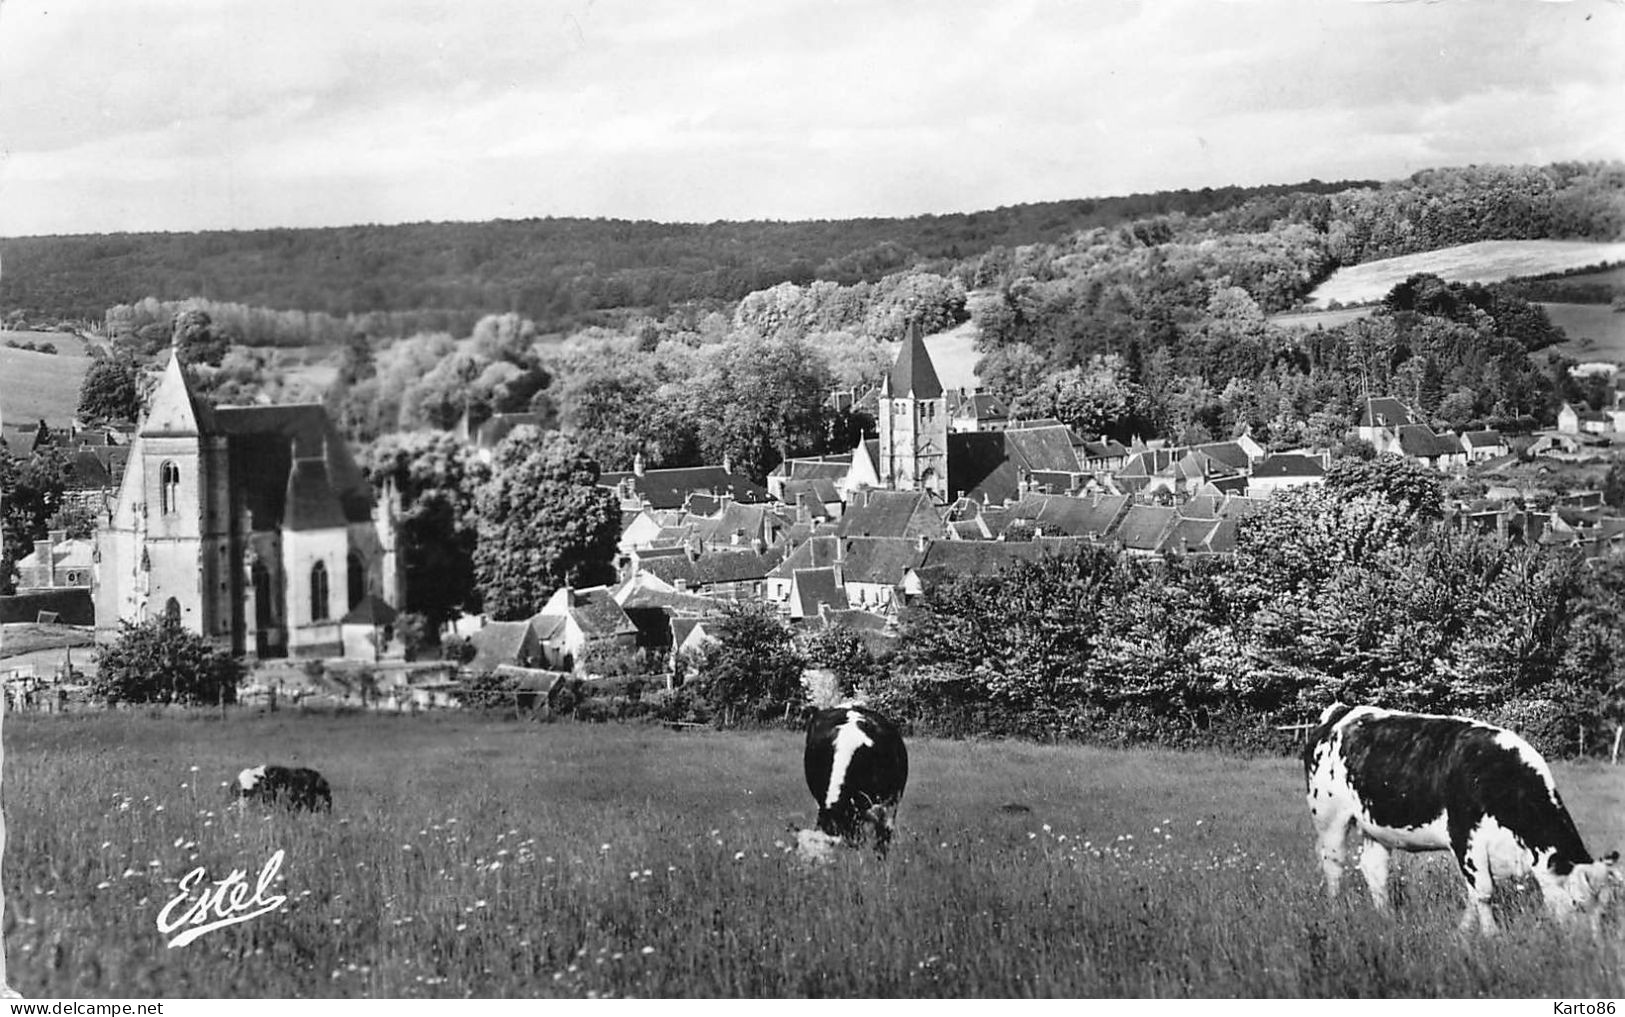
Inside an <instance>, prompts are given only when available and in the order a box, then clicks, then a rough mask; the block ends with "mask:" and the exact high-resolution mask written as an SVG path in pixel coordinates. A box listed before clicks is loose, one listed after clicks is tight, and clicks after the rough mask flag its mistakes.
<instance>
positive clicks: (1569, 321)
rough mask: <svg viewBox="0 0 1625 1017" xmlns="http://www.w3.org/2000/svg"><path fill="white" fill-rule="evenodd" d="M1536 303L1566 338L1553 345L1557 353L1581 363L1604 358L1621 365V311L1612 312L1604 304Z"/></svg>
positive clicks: (1624, 348)
mask: <svg viewBox="0 0 1625 1017" xmlns="http://www.w3.org/2000/svg"><path fill="white" fill-rule="evenodd" d="M1540 306H1541V307H1544V308H1545V309H1546V314H1547V316H1548V317H1550V318H1551V319H1552V323H1553V324H1554V325H1557V326H1559V327H1561V328H1562V329H1563V331H1564V332H1565V333H1566V334H1567V335H1568V337H1569V338H1568V341H1567V342H1564V343H1560V344H1558V345H1557V346H1556V347H1554V349H1555V350H1556V351H1557V352H1559V353H1561V354H1563V355H1564V356H1566V357H1573V358H1574V359H1575V360H1578V361H1580V362H1581V363H1585V362H1586V361H1592V360H1597V361H1602V360H1606V361H1609V362H1611V363H1615V364H1625V313H1616V312H1615V311H1613V310H1611V309H1610V308H1609V306H1608V305H1607V304H1541V305H1540Z"/></svg>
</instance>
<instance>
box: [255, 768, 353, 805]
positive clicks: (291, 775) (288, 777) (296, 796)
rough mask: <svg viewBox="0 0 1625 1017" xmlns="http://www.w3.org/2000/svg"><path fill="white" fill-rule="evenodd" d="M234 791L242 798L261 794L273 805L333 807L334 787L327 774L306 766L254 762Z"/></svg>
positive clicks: (260, 798) (257, 796) (260, 797)
mask: <svg viewBox="0 0 1625 1017" xmlns="http://www.w3.org/2000/svg"><path fill="white" fill-rule="evenodd" d="M232 792H233V794H235V795H236V796H237V797H238V798H244V799H247V798H257V799H259V800H260V801H262V802H265V803H267V804H270V805H277V804H285V805H288V806H290V807H292V808H295V809H308V810H310V811H312V812H314V811H315V810H316V808H317V807H318V806H320V807H321V808H323V809H325V810H327V811H329V812H331V811H333V790H332V788H330V787H328V786H327V778H325V777H323V776H322V775H321V774H319V773H317V772H316V771H315V770H311V769H308V768H306V767H303V766H270V765H267V764H264V763H262V764H260V765H259V766H251V767H249V768H248V769H246V770H244V771H243V772H241V773H239V774H238V775H237V785H236V787H234V788H233V789H232Z"/></svg>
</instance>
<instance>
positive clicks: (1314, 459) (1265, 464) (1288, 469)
mask: <svg viewBox="0 0 1625 1017" xmlns="http://www.w3.org/2000/svg"><path fill="white" fill-rule="evenodd" d="M1325 475H1326V467H1324V466H1323V465H1321V462H1320V457H1319V456H1306V455H1293V454H1291V453H1277V454H1275V455H1272V456H1267V457H1266V458H1265V459H1264V460H1263V461H1262V462H1260V463H1259V464H1258V465H1257V466H1255V467H1253V476H1254V477H1323V476H1325Z"/></svg>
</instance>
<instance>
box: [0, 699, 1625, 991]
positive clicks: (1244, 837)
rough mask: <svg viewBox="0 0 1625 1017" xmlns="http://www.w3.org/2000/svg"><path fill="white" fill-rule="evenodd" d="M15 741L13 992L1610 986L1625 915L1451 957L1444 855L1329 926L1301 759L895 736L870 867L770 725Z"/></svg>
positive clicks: (1593, 833)
mask: <svg viewBox="0 0 1625 1017" xmlns="http://www.w3.org/2000/svg"><path fill="white" fill-rule="evenodd" d="M5 733H6V748H7V750H8V751H7V754H6V773H5V792H4V793H5V806H6V814H7V821H8V832H9V835H10V836H9V843H8V844H7V857H6V865H5V870H4V871H5V879H6V893H7V908H6V941H7V945H8V956H9V959H10V962H11V970H10V974H11V979H12V983H13V985H15V986H16V987H17V988H18V989H19V990H20V991H21V992H23V993H24V994H25V995H28V996H33V997H49V996H436V997H439V996H718V997H743V996H756V997H783V996H880V997H894V996H1015V997H1029V996H1041V997H1047V996H1433V995H1442V996H1481V995H1491V996H1551V997H1559V996H1561V997H1564V998H1574V997H1578V996H1590V997H1595V996H1610V997H1612V996H1619V995H1621V994H1625V986H1622V984H1621V978H1622V972H1625V966H1622V963H1621V944H1622V943H1625V939H1622V936H1625V932H1622V930H1621V928H1620V927H1619V926H1618V925H1615V926H1613V927H1612V928H1611V929H1610V930H1609V934H1608V936H1607V937H1605V940H1604V941H1603V942H1601V943H1598V942H1594V941H1592V940H1591V939H1590V937H1589V936H1588V935H1587V934H1585V933H1584V932H1580V931H1570V930H1567V929H1563V928H1559V927H1555V926H1553V925H1552V924H1550V923H1548V922H1547V921H1545V920H1544V919H1543V918H1542V917H1541V915H1540V913H1539V909H1538V906H1536V904H1534V903H1531V901H1530V900H1529V899H1528V895H1526V894H1517V893H1512V894H1508V895H1507V896H1506V898H1505V899H1504V900H1503V901H1501V902H1500V905H1499V906H1500V907H1501V908H1502V916H1503V919H1504V924H1505V926H1506V934H1505V935H1504V936H1502V937H1501V938H1499V939H1498V940H1495V941H1489V942H1486V941H1483V940H1478V939H1464V938H1461V937H1458V936H1457V935H1456V932H1455V922H1456V919H1457V917H1458V915H1459V912H1460V898H1459V890H1458V887H1457V877H1456V876H1455V874H1454V872H1453V871H1452V868H1451V865H1450V863H1449V861H1448V859H1446V858H1444V857H1442V856H1438V855H1435V856H1426V857H1420V856H1419V857H1415V858H1405V859H1402V860H1401V862H1400V864H1399V865H1398V870H1399V873H1400V882H1399V884H1398V886H1397V887H1396V902H1397V906H1398V910H1399V914H1400V917H1399V920H1397V921H1390V920H1386V919H1382V918H1379V917H1378V916H1376V915H1375V914H1373V913H1372V912H1371V910H1370V908H1369V907H1368V906H1367V904H1366V901H1365V894H1364V889H1363V887H1362V886H1358V885H1351V886H1350V887H1349V889H1348V890H1347V891H1346V892H1345V897H1344V899H1343V900H1342V901H1340V902H1339V903H1338V904H1337V905H1328V904H1326V903H1325V902H1324V900H1323V899H1322V892H1321V887H1320V874H1319V870H1318V867H1317V866H1316V864H1315V863H1314V860H1313V852H1312V848H1311V839H1310V832H1309V823H1308V817H1307V810H1306V808H1305V806H1304V803H1303V797H1302V790H1301V789H1302V775H1301V770H1300V769H1299V767H1298V765H1297V764H1296V763H1295V762H1294V761H1292V760H1284V759H1251V760H1250V759H1241V758H1235V757H1227V756H1221V755H1209V754H1194V753H1176V752H1162V751H1108V750H1100V749H1088V748H1081V747H1068V746H1042V745H1033V744H1026V743H1009V742H981V741H971V742H952V741H936V740H927V739H915V740H913V741H911V743H910V755H911V763H912V766H911V770H912V775H911V778H910V785H909V789H908V793H907V795H906V796H905V798H904V802H903V808H902V813H901V819H900V828H899V833H898V839H897V841H896V843H895V844H894V847H893V850H892V852H891V855H890V857H889V858H887V859H885V860H883V861H882V860H878V859H876V858H875V857H873V856H872V855H870V854H867V853H862V852H843V853H840V855H839V856H838V857H837V859H836V861H835V862H834V863H833V864H830V865H827V866H809V865H806V864H804V863H800V862H798V861H797V860H796V859H795V858H794V856H793V855H792V854H791V853H790V852H789V845H790V844H791V843H792V842H793V838H792V837H791V836H790V835H789V834H788V833H787V830H786V828H787V826H788V825H789V824H791V823H792V822H794V823H797V824H806V823H809V822H810V821H811V818H812V814H813V802H812V798H811V796H810V795H809V794H808V792H807V790H806V788H805V785H804V784H803V781H802V776H801V759H800V737H799V735H797V734H796V733H794V732H788V731H770V732H751V733H738V732H716V731H709V730H700V731H684V732H675V731H668V730H665V729H663V728H645V727H635V726H619V725H585V724H574V723H557V724H548V725H535V724H528V723H520V722H511V721H499V720H490V719H483V718H479V717H475V716H458V715H436V716H423V717H416V718H414V717H389V716H301V715H299V714H296V713H287V712H284V713H279V714H274V715H266V714H259V715H255V714H251V713H248V712H246V711H244V712H242V713H239V714H234V715H233V716H231V717H229V718H227V719H224V720H222V719H219V718H218V717H211V716H207V715H198V716H195V717H175V716H168V717H151V716H146V715H143V714H140V713H135V712H118V713H111V714H107V713H101V714H68V715H59V716H35V715H28V716H24V715H13V716H11V717H8V718H7V719H6V732H5ZM262 761H270V762H284V763H296V764H301V765H310V766H315V767H317V768H319V769H320V770H322V772H323V773H324V774H325V775H326V776H327V777H328V778H329V780H330V781H331V782H332V785H333V789H334V797H335V806H334V811H333V813H332V815H331V816H326V815H315V816H311V815H290V814H285V813H280V812H279V813H268V812H266V811H265V810H263V809H261V808H258V807H254V808H249V809H246V810H244V809H234V808H229V807H227V801H228V799H227V798H226V794H227V791H226V788H224V787H223V786H222V784H223V782H225V781H228V780H230V779H231V778H232V777H233V775H234V774H235V773H236V772H237V770H239V769H240V768H242V767H243V766H248V765H253V764H256V763H258V762H262ZM194 767H196V769H195V770H194V769H193V768H194ZM1557 771H1558V776H1559V781H1560V784H1561V785H1562V786H1563V789H1564V792H1565V795H1566V797H1567V799H1568V801H1569V803H1570V806H1571V808H1572V810H1573V811H1574V813H1575V815H1576V818H1577V820H1578V821H1579V823H1580V826H1581V829H1582V832H1583V833H1584V834H1585V835H1586V837H1587V841H1588V844H1589V845H1590V846H1591V847H1592V849H1593V850H1596V851H1601V850H1605V849H1606V848H1608V847H1611V846H1615V845H1621V844H1625V811H1622V806H1625V778H1622V776H1621V772H1620V771H1616V770H1614V769H1611V768H1608V767H1606V766H1599V765H1578V766H1566V765H1560V766H1558V767H1557ZM277 849H282V850H283V851H285V852H286V860H285V863H284V866H283V869H282V873H283V877H284V879H283V881H282V882H281V883H279V884H278V886H279V887H280V891H279V892H281V893H283V894H285V895H286V896H287V897H288V903H287V904H286V906H285V907H283V908H282V909H281V910H279V911H276V912H274V913H271V914H268V915H265V916H263V917H260V918H257V919H254V920H253V921H251V922H247V923H244V924H241V925H236V926H232V927H230V928H224V929H219V930H216V931H213V932H210V933H208V934H206V935H204V936H203V937H202V938H200V939H198V940H197V941H196V942H193V943H191V944H189V945H186V946H183V947H179V948H176V949H168V948H166V946H165V942H166V937H164V936H162V935H160V934H159V932H158V931H157V929H156V927H155V919H156V916H157V913H158V911H159V909H160V908H161V907H162V906H163V905H164V903H165V902H167V901H168V900H169V899H170V898H171V897H172V896H173V895H174V894H175V884H176V880H178V879H179V878H180V877H181V876H183V875H184V874H185V873H186V872H187V871H189V870H190V869H191V868H192V867H193V866H197V865H202V866H204V867H205V868H206V869H207V870H208V872H209V875H210V878H211V879H217V878H221V877H223V876H224V875H225V874H226V873H227V872H228V871H229V870H231V869H234V868H235V869H243V870H247V871H248V873H249V874H250V876H251V877H252V876H253V875H254V874H257V873H258V872H259V870H260V868H261V867H262V866H263V865H264V863H265V861H266V859H268V858H269V857H270V855H271V854H272V852H274V851H275V850H277ZM1351 876H1352V884H1359V883H1360V880H1359V878H1358V875H1357V874H1355V873H1352V872H1351Z"/></svg>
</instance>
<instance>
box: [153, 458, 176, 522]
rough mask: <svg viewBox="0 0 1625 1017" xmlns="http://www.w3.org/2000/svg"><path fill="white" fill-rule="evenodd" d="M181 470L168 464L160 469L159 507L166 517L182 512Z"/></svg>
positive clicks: (172, 464)
mask: <svg viewBox="0 0 1625 1017" xmlns="http://www.w3.org/2000/svg"><path fill="white" fill-rule="evenodd" d="M180 494H181V468H180V467H179V466H176V465H175V464H174V463H169V462H166V463H164V464H163V465H162V466H160V467H158V507H159V509H160V510H161V511H162V512H163V514H164V515H166V516H167V515H169V514H171V513H173V512H179V511H180V507H179V506H180Z"/></svg>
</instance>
